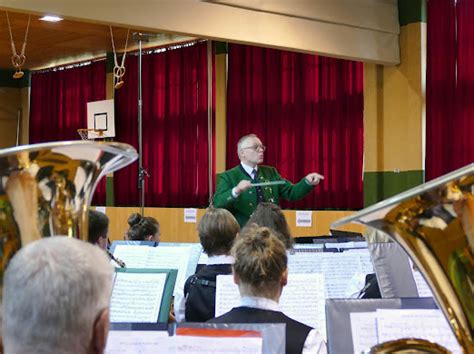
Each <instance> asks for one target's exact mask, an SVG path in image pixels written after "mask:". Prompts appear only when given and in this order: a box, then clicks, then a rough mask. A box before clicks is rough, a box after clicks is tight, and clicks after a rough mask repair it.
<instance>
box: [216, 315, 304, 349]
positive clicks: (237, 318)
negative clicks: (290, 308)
mask: <svg viewBox="0 0 474 354" xmlns="http://www.w3.org/2000/svg"><path fill="white" fill-rule="evenodd" d="M208 322H211V323H286V354H293V353H295V354H296V353H298V354H300V353H301V352H302V351H303V347H304V342H305V341H306V337H307V336H308V334H309V332H310V331H311V330H312V328H311V327H309V326H307V325H305V324H303V323H300V322H298V321H295V320H293V319H291V318H289V317H288V316H286V315H285V314H284V313H282V312H279V311H270V310H261V309H256V308H251V307H234V308H233V309H232V310H230V311H229V312H227V313H226V314H224V315H222V316H219V317H217V318H213V319H212V320H209V321H208Z"/></svg>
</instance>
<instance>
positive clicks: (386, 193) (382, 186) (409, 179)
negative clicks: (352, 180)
mask: <svg viewBox="0 0 474 354" xmlns="http://www.w3.org/2000/svg"><path fill="white" fill-rule="evenodd" d="M423 182H424V172H423V171H403V172H398V173H395V172H365V173H364V206H365V207H367V206H369V205H372V204H375V203H377V202H379V201H381V200H384V199H387V198H389V197H391V196H394V195H396V194H398V193H401V192H403V191H406V190H407V189H410V188H413V187H415V186H418V185H420V184H422V183H423Z"/></svg>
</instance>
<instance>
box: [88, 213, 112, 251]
mask: <svg viewBox="0 0 474 354" xmlns="http://www.w3.org/2000/svg"><path fill="white" fill-rule="evenodd" d="M108 230H109V218H108V217H107V215H105V214H104V213H101V212H100V211H95V210H90V211H89V242H90V243H92V244H96V243H97V241H98V240H99V238H100V237H104V238H105V237H107V232H108Z"/></svg>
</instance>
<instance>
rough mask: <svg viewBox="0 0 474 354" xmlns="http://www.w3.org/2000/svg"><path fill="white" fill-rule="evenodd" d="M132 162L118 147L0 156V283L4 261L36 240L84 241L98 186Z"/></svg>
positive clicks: (132, 155)
mask: <svg viewBox="0 0 474 354" xmlns="http://www.w3.org/2000/svg"><path fill="white" fill-rule="evenodd" d="M136 158H137V153H136V151H135V149H134V148H133V147H131V146H129V145H126V144H121V143H95V142H89V141H71V142H56V143H45V144H36V145H26V146H19V147H15V148H11V149H5V150H0V178H1V179H0V241H1V245H0V249H1V254H0V261H1V263H0V267H1V268H0V281H1V280H2V279H3V270H4V269H5V267H6V265H7V263H8V261H9V259H10V258H11V257H12V256H13V255H14V254H15V252H16V251H17V250H18V249H19V248H20V247H21V246H23V245H26V244H27V243H29V242H32V241H34V240H36V239H38V238H41V237H45V236H54V235H66V236H69V237H76V238H80V239H82V240H85V241H87V239H88V209H89V206H90V203H91V200H92V195H93V193H94V190H95V188H96V186H97V183H98V182H99V180H100V179H101V178H102V177H103V176H104V175H106V174H107V173H110V172H113V171H116V170H118V169H120V168H122V167H124V166H127V165H128V164H130V163H132V162H133V161H134V160H136Z"/></svg>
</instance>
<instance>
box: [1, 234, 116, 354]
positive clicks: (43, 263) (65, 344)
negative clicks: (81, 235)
mask: <svg viewBox="0 0 474 354" xmlns="http://www.w3.org/2000/svg"><path fill="white" fill-rule="evenodd" d="M112 269H113V268H112V266H111V265H110V263H109V260H108V258H107V256H106V255H105V253H104V252H102V251H101V250H100V249H99V248H98V247H95V246H93V245H91V244H88V243H86V242H82V241H79V240H76V239H72V238H67V237H47V238H43V239H41V240H39V241H35V242H33V243H30V244H29V245H27V246H25V247H23V248H22V249H21V250H20V251H19V252H18V253H17V254H16V255H15V256H14V257H13V258H12V260H11V261H10V263H9V264H8V267H7V269H6V272H5V275H4V280H3V344H4V353H8V354H16V353H35V354H46V353H62V354H68V353H71V354H72V353H75V354H86V353H103V352H104V350H105V344H106V340H107V335H108V323H109V305H110V295H111V292H112Z"/></svg>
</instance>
